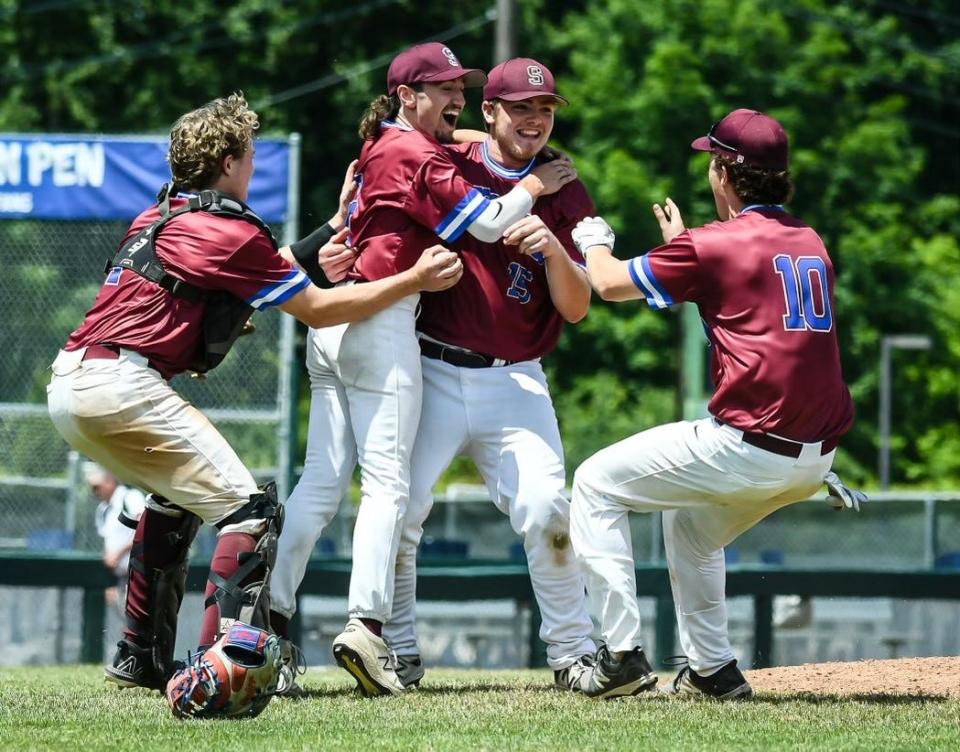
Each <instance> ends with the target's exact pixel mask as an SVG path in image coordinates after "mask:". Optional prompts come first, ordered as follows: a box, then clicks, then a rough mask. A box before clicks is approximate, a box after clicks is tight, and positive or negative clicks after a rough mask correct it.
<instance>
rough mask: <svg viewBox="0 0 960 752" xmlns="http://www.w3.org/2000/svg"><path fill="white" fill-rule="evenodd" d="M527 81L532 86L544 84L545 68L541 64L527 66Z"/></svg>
mask: <svg viewBox="0 0 960 752" xmlns="http://www.w3.org/2000/svg"><path fill="white" fill-rule="evenodd" d="M527 81H529V82H530V85H531V86H543V81H544V79H543V68H541V67H540V66H539V65H528V66H527Z"/></svg>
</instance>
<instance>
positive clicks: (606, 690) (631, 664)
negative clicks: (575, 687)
mask: <svg viewBox="0 0 960 752" xmlns="http://www.w3.org/2000/svg"><path fill="white" fill-rule="evenodd" d="M589 672H590V673H589V674H588V675H587V676H586V677H585V678H584V679H583V680H582V681H581V685H582V691H583V693H584V694H585V695H587V696H588V697H603V698H610V697H630V696H632V695H638V694H640V693H641V692H647V691H649V690H652V689H653V688H654V686H655V685H656V683H657V675H656V674H655V673H653V668H652V667H651V666H650V661H648V660H647V656H646V655H644V653H643V650H641V649H640V648H639V647H637V648H634V649H633V650H631V651H630V652H629V653H627V654H626V655H625V656H624V657H623V658H621V659H619V660H617V659H616V658H614V657H613V656H612V655H611V654H610V651H609V650H607V646H606V645H603V646H601V647H600V649H599V650H598V651H597V658H596V663H595V664H594V666H593V668H591V669H589Z"/></svg>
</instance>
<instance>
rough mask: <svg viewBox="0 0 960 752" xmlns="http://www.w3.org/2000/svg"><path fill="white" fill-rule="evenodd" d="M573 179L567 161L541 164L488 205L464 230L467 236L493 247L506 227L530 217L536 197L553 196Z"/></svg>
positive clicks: (572, 173)
mask: <svg viewBox="0 0 960 752" xmlns="http://www.w3.org/2000/svg"><path fill="white" fill-rule="evenodd" d="M576 179H577V171H576V169H575V168H574V166H573V163H572V162H571V161H570V160H569V159H566V158H561V159H555V160H554V161H553V162H548V163H547V164H542V165H540V166H539V167H537V168H535V169H534V170H533V172H531V173H530V174H529V175H525V176H524V177H523V179H522V180H521V181H520V182H519V183H517V184H516V185H515V186H514V187H513V188H512V189H511V190H510V192H509V193H507V194H505V195H503V196H501V197H500V198H498V199H494V200H492V201H489V202H488V203H487V206H486V207H485V208H484V210H483V211H482V212H481V213H480V214H479V215H478V216H477V217H476V218H475V219H474V220H473V221H472V222H471V223H470V224H469V225H468V226H467V232H469V233H470V234H471V235H473V237H475V238H476V239H477V240H479V241H481V242H483V243H495V242H496V241H498V240H499V239H500V238H501V236H502V235H503V233H504V232H506V230H507V228H508V227H510V225H512V224H513V223H514V222H516V221H517V220H519V219H522V218H523V217H525V216H526V215H527V214H529V213H530V210H531V209H532V208H533V203H534V201H536V200H537V199H538V198H539V197H540V196H547V195H549V194H551V193H556V192H557V191H559V190H560V189H561V188H563V186H565V185H566V184H567V183H569V182H571V181H573V180H576Z"/></svg>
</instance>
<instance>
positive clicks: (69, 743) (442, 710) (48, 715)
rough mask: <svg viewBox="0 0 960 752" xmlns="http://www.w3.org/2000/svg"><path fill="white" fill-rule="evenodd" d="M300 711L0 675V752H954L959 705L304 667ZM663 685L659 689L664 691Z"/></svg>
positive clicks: (36, 673) (81, 672) (92, 672)
mask: <svg viewBox="0 0 960 752" xmlns="http://www.w3.org/2000/svg"><path fill="white" fill-rule="evenodd" d="M304 678H305V681H304V682H303V684H304V686H305V687H306V688H307V689H308V690H309V697H308V698H306V699H304V700H299V701H293V700H274V701H273V702H272V703H271V704H270V705H269V707H267V709H266V710H265V711H264V713H263V714H262V715H261V716H260V717H259V718H255V719H247V720H241V721H189V722H180V721H176V720H174V719H173V717H172V716H171V715H170V713H169V711H168V710H167V707H166V705H165V703H164V702H163V701H162V699H161V698H160V696H159V695H158V694H156V693H150V692H146V691H143V690H125V691H119V690H117V689H116V688H115V687H112V686H108V685H106V684H104V682H103V681H102V679H101V672H100V669H99V668H96V667H91V666H82V667H74V666H71V667H59V668H15V669H4V670H3V671H2V672H0V748H2V749H4V750H34V749H36V750H41V749H43V750H58V751H60V752H64V751H68V750H99V749H103V750H111V751H112V752H122V751H124V750H136V752H140V751H141V750H144V751H145V750H164V752H173V751H174V750H176V752H181V751H182V750H188V751H190V750H205V749H216V750H223V751H224V752H227V751H229V750H261V749H263V750H270V751H271V752H272V751H273V750H288V749H291V750H318V749H323V750H326V749H329V750H338V751H339V750H353V749H356V750H378V749H383V750H456V751H457V752H462V751H464V750H477V749H482V750H539V751H541V752H549V751H551V750H578V751H579V750H599V751H602V752H610V751H612V750H627V749H640V750H642V749H650V750H708V751H709V752H717V751H718V750H738V751H740V750H814V749H817V750H820V749H823V750H854V749H856V750H892V749H903V750H954V751H955V750H957V749H960V702H958V701H956V700H951V701H941V700H936V699H917V698H894V697H862V698H858V699H842V700H841V699H836V698H829V697H821V698H817V697H811V696H803V695H793V696H790V695H772V694H766V695H763V694H760V695H758V696H757V697H756V698H755V699H754V700H753V701H751V702H746V703H735V704H734V703H727V704H722V703H718V702H715V701H696V700H679V699H673V698H669V697H666V696H646V697H642V698H634V699H624V700H614V701H607V702H598V701H593V700H588V699H586V698H584V697H578V696H574V695H571V694H565V693H562V692H559V691H556V690H553V689H550V688H549V684H550V680H551V675H550V674H549V673H548V672H547V671H454V670H436V671H431V672H429V674H428V676H427V680H428V681H429V686H427V687H425V688H424V689H421V690H420V691H417V692H413V693H411V694H409V695H407V696H403V697H398V698H381V699H373V700H367V699H364V698H362V697H360V696H359V695H356V694H355V693H354V692H353V691H352V682H351V680H350V679H349V677H347V676H346V675H345V674H343V673H342V672H340V671H339V670H323V669H317V670H311V671H310V672H309V673H308V674H307V676H306V677H304ZM664 680H665V679H661V681H664Z"/></svg>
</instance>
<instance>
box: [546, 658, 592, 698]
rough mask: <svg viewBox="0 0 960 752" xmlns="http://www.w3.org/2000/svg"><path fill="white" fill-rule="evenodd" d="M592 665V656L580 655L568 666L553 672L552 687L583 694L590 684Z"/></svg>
mask: <svg viewBox="0 0 960 752" xmlns="http://www.w3.org/2000/svg"><path fill="white" fill-rule="evenodd" d="M593 665H594V657H593V656H592V655H581V656H580V657H579V658H577V660H575V661H574V662H573V663H571V664H570V665H569V666H566V667H564V668H560V669H557V670H556V671H554V672H553V686H554V687H556V688H557V689H564V690H567V689H569V690H570V691H571V692H583V690H584V688H585V687H586V686H588V685H589V683H590V675H591V669H592V668H593Z"/></svg>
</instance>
